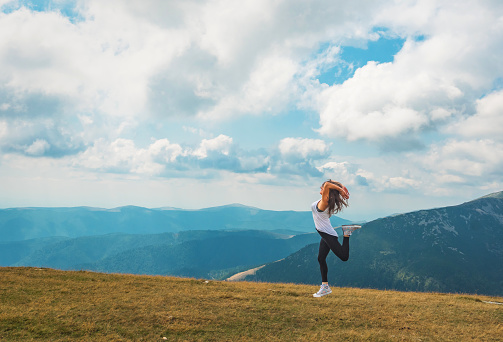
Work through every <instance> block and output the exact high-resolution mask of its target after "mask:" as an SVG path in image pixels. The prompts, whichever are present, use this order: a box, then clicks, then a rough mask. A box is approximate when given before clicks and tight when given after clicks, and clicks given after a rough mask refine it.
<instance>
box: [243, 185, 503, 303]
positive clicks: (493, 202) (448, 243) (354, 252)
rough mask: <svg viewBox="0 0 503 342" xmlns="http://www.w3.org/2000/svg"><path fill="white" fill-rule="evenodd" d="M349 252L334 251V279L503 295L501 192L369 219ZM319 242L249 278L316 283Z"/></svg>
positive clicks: (357, 283)
mask: <svg viewBox="0 0 503 342" xmlns="http://www.w3.org/2000/svg"><path fill="white" fill-rule="evenodd" d="M350 241H351V243H350V259H349V261H348V262H346V263H343V262H341V261H340V260H338V259H337V258H336V257H334V256H333V255H332V253H331V255H330V257H329V258H328V260H327V262H328V264H329V282H331V283H333V284H334V283H335V284H337V285H339V286H355V287H366V288H378V289H397V290H407V291H439V292H462V293H484V294H495V295H503V193H501V192H499V193H495V194H491V195H488V196H484V197H482V198H479V199H477V200H474V201H471V202H467V203H464V204H461V205H457V206H452V207H446V208H438V209H431V210H421V211H417V212H412V213H407V214H401V215H396V216H393V217H387V218H383V219H379V220H375V221H372V222H369V223H367V224H365V225H364V226H363V228H362V229H361V231H357V232H356V233H355V234H354V236H353V237H351V240H350ZM317 252H318V245H317V244H313V245H310V246H307V247H305V248H303V249H302V250H300V251H299V252H297V253H295V254H293V255H291V256H289V257H288V258H286V259H285V260H283V261H280V262H277V263H273V264H270V265H267V266H266V267H263V268H262V269H260V270H258V271H257V272H256V273H255V275H253V276H250V277H247V278H246V279H248V280H259V281H272V282H296V283H309V284H318V283H319V282H320V274H319V265H318V262H317V259H316V256H317Z"/></svg>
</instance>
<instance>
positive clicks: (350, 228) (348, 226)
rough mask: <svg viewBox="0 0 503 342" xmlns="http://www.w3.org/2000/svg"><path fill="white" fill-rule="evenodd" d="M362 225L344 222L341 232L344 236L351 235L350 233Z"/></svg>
mask: <svg viewBox="0 0 503 342" xmlns="http://www.w3.org/2000/svg"><path fill="white" fill-rule="evenodd" d="M361 227H362V226H360V225H358V224H346V225H342V233H343V235H344V236H351V234H352V233H353V232H354V231H355V230H357V229H360V228H361Z"/></svg>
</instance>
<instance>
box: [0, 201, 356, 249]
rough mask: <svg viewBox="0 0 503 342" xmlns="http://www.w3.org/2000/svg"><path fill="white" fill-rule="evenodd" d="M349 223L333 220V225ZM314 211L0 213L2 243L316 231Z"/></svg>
mask: <svg viewBox="0 0 503 342" xmlns="http://www.w3.org/2000/svg"><path fill="white" fill-rule="evenodd" d="M348 222H349V221H347V220H344V219H341V218H338V217H333V220H332V223H333V225H334V226H337V225H341V224H345V223H348ZM313 229H314V225H313V219H312V215H311V212H310V211H271V210H262V209H257V208H252V207H246V206H243V205H238V204H235V205H228V206H222V207H214V208H206V209H200V210H183V209H176V208H160V209H147V208H141V207H134V206H127V207H120V208H115V209H101V208H90V207H73V208H12V209H0V242H10V241H22V240H29V239H37V238H44V237H55V236H59V237H67V238H76V237H82V236H95V235H105V234H110V233H124V234H159V233H166V232H172V233H173V232H181V231H187V230H268V231H282V232H286V233H288V232H290V233H294V234H295V233H299V232H313Z"/></svg>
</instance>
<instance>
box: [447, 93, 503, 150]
mask: <svg viewBox="0 0 503 342" xmlns="http://www.w3.org/2000/svg"><path fill="white" fill-rule="evenodd" d="M476 106H477V107H476V109H477V111H476V113H475V114H474V115H472V116H469V117H467V118H464V119H461V120H460V122H458V123H457V124H455V125H453V126H452V127H450V128H449V131H450V132H451V133H456V134H460V135H461V136H464V137H468V138H476V137H480V138H482V137H485V138H492V139H495V140H500V141H501V140H503V91H497V92H494V93H491V94H489V95H487V96H485V97H483V98H481V99H479V100H477V102H476Z"/></svg>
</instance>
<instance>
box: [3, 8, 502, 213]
mask: <svg viewBox="0 0 503 342" xmlns="http://www.w3.org/2000/svg"><path fill="white" fill-rule="evenodd" d="M501 18H503V4H501V3H500V2H499V1H490V0H487V1H464V2H462V3H459V2H456V3H454V2H452V1H427V2H426V1H425V2H417V1H400V2H396V1H380V2H373V1H351V2H348V1H321V0H318V1H310V2H305V1H300V0H299V1H297V0H294V1H291V0H290V1H286V0H285V1H275V2H270V1H257V0H253V1H252V0H244V1H240V2H235V1H230V0H218V1H217V0H214V1H207V0H193V1H160V0H145V1H139V0H132V1H119V0H110V1H97V0H81V1H67V0H54V1H10V0H0V70H1V72H0V189H1V191H0V207H2V208H7V207H20V206H80V205H86V206H97V207H106V208H111V207H117V206H121V205H138V206H145V207H163V206H173V207H181V208H203V207H211V206H218V205H225V204H230V203H241V204H245V205H250V206H256V207H259V208H263V209H271V210H309V205H310V203H312V202H313V201H314V200H316V199H317V198H318V196H319V195H318V191H319V190H318V189H319V186H320V184H321V183H322V182H323V181H324V180H325V179H328V178H331V179H337V180H340V181H341V182H342V183H344V184H345V185H346V186H347V187H348V188H349V189H350V192H351V199H350V204H351V205H350V207H349V208H348V209H347V210H346V211H345V212H344V213H343V214H342V215H341V216H342V217H345V218H348V219H353V220H371V219H374V218H377V217H381V216H385V215H389V214H394V213H399V212H408V211H413V210H419V209H427V208H432V207H439V206H447V205H454V204H459V203H462V202H465V201H469V200H472V199H475V198H477V197H480V196H483V195H486V194H489V193H492V192H496V191H501V190H503V186H502V179H503V177H502V173H503V171H502V170H503V152H502V151H503V138H502V136H503V134H502V128H503V114H502V113H503V89H502V87H501V84H502V82H501V80H502V79H503V64H502V63H501V62H500V56H501V55H503V51H502V50H503V24H502V20H501Z"/></svg>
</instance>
